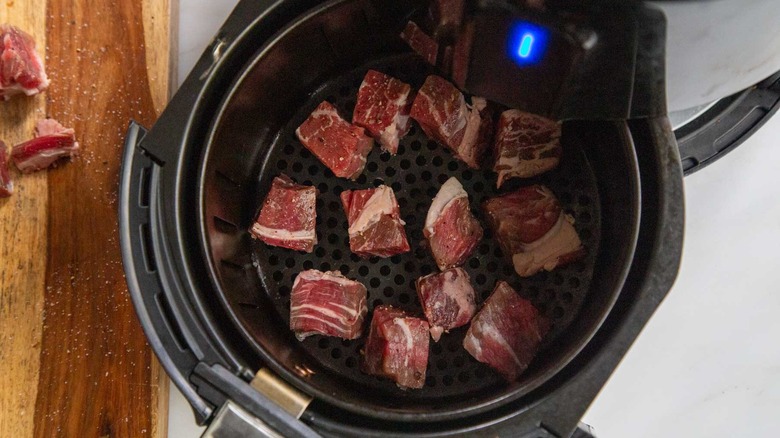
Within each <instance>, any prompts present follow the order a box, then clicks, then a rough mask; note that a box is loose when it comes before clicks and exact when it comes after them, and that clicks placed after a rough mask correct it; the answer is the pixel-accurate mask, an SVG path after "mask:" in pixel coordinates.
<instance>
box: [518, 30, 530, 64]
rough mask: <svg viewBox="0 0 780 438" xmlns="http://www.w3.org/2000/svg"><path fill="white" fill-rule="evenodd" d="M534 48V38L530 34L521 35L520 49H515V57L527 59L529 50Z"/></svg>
mask: <svg viewBox="0 0 780 438" xmlns="http://www.w3.org/2000/svg"><path fill="white" fill-rule="evenodd" d="M533 47H534V36H533V35H531V34H530V33H526V34H524V35H523V39H522V40H520V48H519V49H517V56H519V57H521V58H528V56H529V55H530V54H531V49H532V48H533Z"/></svg>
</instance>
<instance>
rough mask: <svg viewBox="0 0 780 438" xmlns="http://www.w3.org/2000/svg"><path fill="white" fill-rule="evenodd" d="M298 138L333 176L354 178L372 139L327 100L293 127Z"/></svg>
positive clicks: (364, 164)
mask: <svg viewBox="0 0 780 438" xmlns="http://www.w3.org/2000/svg"><path fill="white" fill-rule="evenodd" d="M295 135H296V136H297V137H298V140H300V141H301V143H303V145H304V146H306V149H308V150H309V151H311V153H313V154H314V155H315V156H316V157H317V158H319V160H320V161H322V164H324V165H325V166H327V167H328V169H330V170H331V171H332V172H333V174H334V175H336V176H338V177H341V178H349V179H356V178H357V177H358V175H360V174H361V173H362V172H363V168H364V167H365V166H366V157H367V156H368V153H369V152H371V147H372V146H373V145H374V141H373V140H372V139H371V137H369V136H367V135H366V133H365V131H364V130H363V128H360V127H358V126H354V125H352V124H350V123H349V122H347V121H345V120H344V119H342V118H341V117H340V116H339V114H338V112H337V111H336V108H335V107H334V106H333V105H331V104H330V103H329V102H322V103H321V104H320V105H319V106H318V107H317V109H315V110H314V112H313V113H311V115H310V116H309V118H308V119H306V121H304V122H303V124H302V125H301V126H299V127H298V129H296V130H295Z"/></svg>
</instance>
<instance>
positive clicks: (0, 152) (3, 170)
mask: <svg viewBox="0 0 780 438" xmlns="http://www.w3.org/2000/svg"><path fill="white" fill-rule="evenodd" d="M5 149H6V146H5V143H4V142H3V141H2V140H0V198H7V197H9V196H11V195H12V194H13V192H14V182H13V180H12V179H11V173H10V172H9V171H8V156H7V155H6V154H7V153H6V150H5Z"/></svg>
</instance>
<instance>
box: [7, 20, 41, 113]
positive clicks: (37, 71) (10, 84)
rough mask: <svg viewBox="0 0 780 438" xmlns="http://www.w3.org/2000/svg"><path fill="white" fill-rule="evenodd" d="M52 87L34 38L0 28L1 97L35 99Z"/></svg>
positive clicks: (13, 27)
mask: <svg viewBox="0 0 780 438" xmlns="http://www.w3.org/2000/svg"><path fill="white" fill-rule="evenodd" d="M48 86H49V78H48V77H47V76H46V71H45V70H44V68H43V60H42V59H41V57H40V56H39V55H38V53H37V52H36V51H35V40H33V38H32V36H30V35H29V34H28V33H26V32H24V31H23V30H21V29H19V28H18V27H16V26H11V25H9V24H2V25H0V97H1V98H3V99H4V100H8V99H10V98H11V97H12V96H14V95H16V94H24V95H27V96H33V95H35V94H38V93H40V92H41V91H44V90H45V89H46V88H47V87H48Z"/></svg>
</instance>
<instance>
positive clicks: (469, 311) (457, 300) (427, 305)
mask: <svg viewBox="0 0 780 438" xmlns="http://www.w3.org/2000/svg"><path fill="white" fill-rule="evenodd" d="M417 297H418V298H420V304H422V307H423V311H424V312H425V317H426V318H427V319H428V324H430V326H431V337H433V340H434V341H436V342H438V341H439V338H440V337H441V334H442V332H449V331H450V330H451V329H454V328H457V327H461V326H464V325H466V324H468V323H469V321H471V317H472V316H474V312H476V311H477V305H476V304H475V301H474V288H473V287H472V286H471V279H470V278H469V274H468V273H467V272H466V271H464V270H463V269H462V268H452V269H448V270H446V271H444V272H441V273H438V274H430V275H426V276H425V277H420V278H418V279H417Z"/></svg>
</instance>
